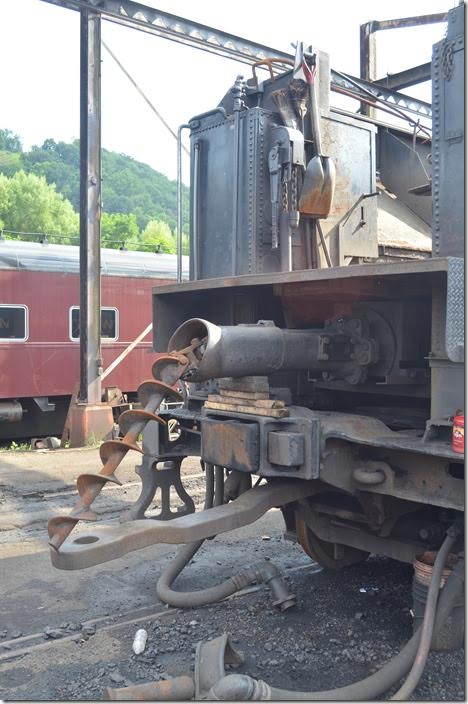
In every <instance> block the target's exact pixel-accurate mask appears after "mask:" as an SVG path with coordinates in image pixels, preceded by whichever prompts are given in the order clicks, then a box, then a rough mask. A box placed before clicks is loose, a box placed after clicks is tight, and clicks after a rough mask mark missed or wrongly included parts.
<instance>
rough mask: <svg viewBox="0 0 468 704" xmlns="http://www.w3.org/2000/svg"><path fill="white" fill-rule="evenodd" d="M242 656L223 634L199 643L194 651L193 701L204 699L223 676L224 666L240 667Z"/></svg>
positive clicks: (227, 636) (226, 635) (225, 634)
mask: <svg viewBox="0 0 468 704" xmlns="http://www.w3.org/2000/svg"><path fill="white" fill-rule="evenodd" d="M242 660H243V658H242V655H241V654H240V653H238V652H237V650H236V649H235V648H234V646H233V645H232V643H231V641H230V639H229V635H228V634H227V633H223V635H222V636H219V637H218V638H213V640H209V641H205V642H203V641H202V642H200V643H198V645H197V649H196V651H195V671H194V676H195V700H196V701H200V700H202V699H206V697H207V695H208V692H209V691H210V689H211V688H212V687H213V686H214V685H215V684H216V683H217V682H219V680H221V679H222V678H223V677H224V676H225V674H226V673H225V670H224V667H225V665H240V664H241V663H242Z"/></svg>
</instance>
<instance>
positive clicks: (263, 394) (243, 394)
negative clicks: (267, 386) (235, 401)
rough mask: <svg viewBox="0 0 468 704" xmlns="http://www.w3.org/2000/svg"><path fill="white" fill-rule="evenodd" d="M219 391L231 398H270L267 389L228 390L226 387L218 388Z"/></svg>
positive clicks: (252, 399) (254, 399)
mask: <svg viewBox="0 0 468 704" xmlns="http://www.w3.org/2000/svg"><path fill="white" fill-rule="evenodd" d="M219 393H220V394H221V396H230V397H231V398H243V399H248V400H249V401H256V400H258V399H268V398H270V394H269V392H268V391H230V390H228V389H220V390H219Z"/></svg>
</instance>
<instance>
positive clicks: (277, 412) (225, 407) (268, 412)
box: [205, 401, 289, 418]
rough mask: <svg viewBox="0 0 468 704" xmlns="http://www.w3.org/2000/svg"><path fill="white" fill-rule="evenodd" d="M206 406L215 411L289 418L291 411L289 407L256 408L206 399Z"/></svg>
mask: <svg viewBox="0 0 468 704" xmlns="http://www.w3.org/2000/svg"><path fill="white" fill-rule="evenodd" d="M205 408H212V409H213V410H215V411H231V412H233V413H250V414H251V415H256V416H270V417H271V418H287V417H288V416H289V411H288V409H287V408H255V407H253V406H234V405H231V404H229V403H216V402H214V401H205Z"/></svg>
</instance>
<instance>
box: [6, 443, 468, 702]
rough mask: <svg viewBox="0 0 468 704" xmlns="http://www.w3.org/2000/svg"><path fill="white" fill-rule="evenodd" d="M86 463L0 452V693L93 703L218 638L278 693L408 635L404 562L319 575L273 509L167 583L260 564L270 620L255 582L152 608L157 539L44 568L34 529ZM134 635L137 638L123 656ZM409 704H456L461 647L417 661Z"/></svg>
mask: <svg viewBox="0 0 468 704" xmlns="http://www.w3.org/2000/svg"><path fill="white" fill-rule="evenodd" d="M133 465H134V458H131V457H127V458H126V460H125V464H124V465H123V467H122V471H121V472H120V473H119V476H120V478H122V479H123V480H124V481H125V482H126V483H125V484H124V486H123V487H121V488H115V489H114V488H112V489H111V490H109V491H107V492H106V495H105V496H103V497H102V498H101V499H100V505H99V506H97V508H98V509H99V510H100V511H101V512H102V514H103V518H104V519H105V520H106V521H118V517H119V515H122V514H123V513H124V512H125V509H126V508H128V507H129V506H130V505H131V503H132V502H133V501H134V500H135V498H136V496H137V495H138V487H139V479H138V477H137V476H136V475H135V474H134V472H133ZM98 467H99V460H98V457H97V451H96V450H81V451H71V450H65V451H55V452H44V453H37V452H36V453H29V452H25V453H11V452H8V453H0V502H1V508H2V510H1V516H0V545H1V548H0V550H1V552H0V560H1V562H0V572H1V575H2V601H1V603H0V697H1V698H2V699H4V700H22V699H23V700H24V699H29V700H31V699H32V700H43V701H50V700H57V699H60V700H65V699H72V700H75V699H76V700H100V699H102V698H103V692H104V689H105V688H106V687H123V686H127V685H130V684H139V683H143V682H147V681H152V680H159V679H164V678H168V677H172V676H175V675H179V674H184V673H186V674H190V672H191V668H193V658H194V646H195V645H196V643H197V642H199V641H200V640H208V639H210V638H214V637H216V636H218V635H221V634H222V633H223V632H228V633H230V634H231V637H232V640H233V642H234V644H235V647H236V648H237V649H238V650H240V651H241V652H242V653H243V655H244V662H243V663H242V665H241V666H239V667H238V669H237V671H238V672H246V673H248V674H250V675H252V676H254V677H259V678H261V679H263V680H265V681H267V682H269V683H270V684H272V685H276V686H281V687H285V688H290V689H296V690H320V689H329V688H331V687H337V686H341V685H345V684H348V683H350V682H352V681H356V680H358V679H360V678H362V677H364V676H366V675H368V674H370V673H372V672H373V671H375V670H376V669H377V668H378V667H379V666H380V665H382V664H383V663H384V662H385V661H386V660H388V659H389V658H390V657H391V656H392V655H394V654H396V653H397V652H398V651H399V649H400V648H401V646H402V645H403V644H404V643H405V642H406V641H407V639H408V638H409V637H410V636H411V634H412V617H411V613H410V608H411V578H412V569H411V567H409V566H407V565H402V564H400V563H397V562H395V561H392V560H389V559H386V558H379V557H371V558H370V559H369V560H368V561H367V562H365V563H362V564H361V565H356V566H354V567H351V568H348V569H346V570H343V571H342V572H339V573H336V574H333V573H329V572H325V571H323V570H321V568H319V567H318V566H317V565H316V564H315V563H313V562H312V561H311V560H310V558H308V557H307V556H306V555H305V554H304V553H303V552H302V550H301V548H300V547H299V546H297V545H294V544H292V543H290V542H288V541H285V540H284V538H283V523H282V518H281V514H280V512H279V511H277V510H272V511H270V512H269V513H268V514H266V515H265V516H264V517H263V518H262V519H261V520H260V521H258V522H257V523H256V524H254V525H252V526H247V527H245V528H242V529H240V530H238V531H235V532H233V533H227V534H224V535H221V536H219V537H218V538H216V539H215V540H213V541H210V542H208V543H206V544H205V545H204V546H203V548H202V550H201V551H200V552H199V553H198V554H197V555H196V556H195V558H194V560H193V562H192V563H191V564H190V565H189V566H188V568H187V569H186V570H185V571H184V572H183V574H182V575H181V576H180V577H179V579H178V580H177V582H176V585H177V587H178V588H180V589H181V590H183V589H187V590H188V589H200V588H203V587H205V586H208V585H212V584H215V583H217V582H219V581H221V580H223V579H226V578H227V577H229V576H231V575H232V574H234V573H235V572H237V571H239V570H240V569H242V568H243V567H246V566H252V565H254V564H255V563H256V562H258V561H260V560H262V559H270V560H272V561H273V562H275V564H276V565H277V566H278V567H279V568H280V569H281V571H282V572H283V574H284V575H285V577H286V579H287V582H288V585H289V587H290V589H291V591H292V592H293V593H294V594H296V596H297V606H296V607H295V608H293V609H290V610H289V611H287V612H286V613H284V614H281V613H279V612H278V611H277V610H276V609H275V607H274V606H273V605H272V599H271V597H270V594H269V592H268V589H267V588H266V587H264V586H261V587H254V588H253V589H252V590H250V591H248V593H245V594H241V595H240V596H237V597H234V598H231V599H229V600H227V601H224V602H222V603H220V604H216V605H214V606H210V607H203V608H197V609H190V610H183V611H181V610H175V609H167V608H165V606H164V605H163V604H162V603H161V602H160V601H159V600H158V598H157V596H156V582H157V579H158V577H159V575H160V574H161V571H162V570H163V569H164V567H165V566H166V565H167V564H168V563H169V561H170V560H171V559H172V557H173V556H174V554H175V553H176V551H177V547H176V546H171V545H158V546H153V547H150V548H145V549H143V550H139V551H137V552H134V553H130V554H129V555H127V556H125V557H124V558H122V559H120V560H115V561H112V562H108V563H105V564H103V565H99V566H97V567H92V568H89V569H86V570H82V571H77V572H64V571H59V570H56V569H54V568H53V567H52V566H51V564H50V560H49V554H48V548H47V534H46V530H45V526H46V521H47V519H48V518H49V517H50V516H51V515H54V514H57V513H58V510H60V509H62V508H63V507H68V509H69V508H70V507H71V506H72V505H73V503H74V500H75V498H76V493H75V489H74V479H75V478H76V476H77V475H78V474H79V473H80V472H83V471H96V469H97V468H98ZM184 474H185V476H186V485H187V488H188V490H189V492H190V493H191V494H192V495H194V496H195V498H196V500H200V499H201V496H202V482H203V476H202V475H201V473H200V467H199V463H198V461H197V460H195V459H189V460H186V461H185V463H184ZM103 493H104V492H103ZM95 505H97V502H96V504H95ZM138 628H145V629H146V630H147V631H148V642H147V647H146V650H145V652H144V653H143V654H142V655H139V656H136V655H134V654H133V653H132V642H133V638H134V635H135V632H136V630H137V629H138ZM395 689H396V688H395ZM386 697H388V693H387V695H386ZM413 699H415V700H431V701H435V700H444V701H462V700H463V699H464V653H463V651H462V650H459V651H456V652H453V653H431V655H430V657H429V662H428V666H427V667H426V670H425V673H424V675H423V677H422V679H421V682H420V684H419V686H418V688H417V690H416V692H415V693H414V695H413Z"/></svg>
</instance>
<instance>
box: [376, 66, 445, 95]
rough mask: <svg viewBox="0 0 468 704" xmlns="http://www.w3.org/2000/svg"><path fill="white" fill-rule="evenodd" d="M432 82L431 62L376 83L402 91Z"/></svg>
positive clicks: (381, 79) (389, 75)
mask: <svg viewBox="0 0 468 704" xmlns="http://www.w3.org/2000/svg"><path fill="white" fill-rule="evenodd" d="M430 80H431V62H430V61H429V62H428V63H427V64H420V65H419V66H414V67H413V68H408V69H406V70H405V71H400V72H399V73H390V74H388V75H387V76H385V77H384V78H379V79H378V80H377V81H375V83H377V84H379V85H382V86H385V88H390V89H393V90H401V89H402V88H409V87H410V86H415V85H417V84H418V83H424V82H425V81H430Z"/></svg>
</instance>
